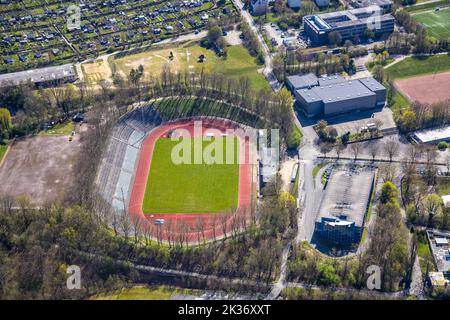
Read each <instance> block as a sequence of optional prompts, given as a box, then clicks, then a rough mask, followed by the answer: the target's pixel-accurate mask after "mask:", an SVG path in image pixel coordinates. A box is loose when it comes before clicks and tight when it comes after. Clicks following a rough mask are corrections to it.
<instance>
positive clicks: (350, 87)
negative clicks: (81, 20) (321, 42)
mask: <svg viewBox="0 0 450 320" xmlns="http://www.w3.org/2000/svg"><path fill="white" fill-rule="evenodd" d="M340 79H342V81H339V82H337V81H338V80H339V78H334V76H332V77H331V80H326V81H330V82H329V83H333V81H334V83H333V84H328V85H321V86H315V87H313V88H311V89H301V90H297V93H298V94H299V95H300V96H301V97H302V98H303V99H304V100H305V101H306V102H307V103H312V102H316V101H320V100H322V101H323V102H324V103H331V102H337V101H343V100H349V99H355V98H360V97H368V96H373V95H375V93H374V91H378V90H384V89H385V88H384V87H383V86H382V85H381V84H380V83H379V82H377V81H376V80H375V79H373V78H364V79H358V80H350V81H347V80H345V79H344V78H342V77H340ZM321 80H322V79H321ZM326 81H323V80H322V81H319V82H322V83H323V84H325V83H327V82H326ZM336 82H337V83H336Z"/></svg>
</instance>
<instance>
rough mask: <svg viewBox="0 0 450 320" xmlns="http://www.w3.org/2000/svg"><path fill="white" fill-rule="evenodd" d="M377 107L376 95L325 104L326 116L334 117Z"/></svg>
mask: <svg viewBox="0 0 450 320" xmlns="http://www.w3.org/2000/svg"><path fill="white" fill-rule="evenodd" d="M375 107H376V95H375V94H373V95H370V96H363V97H360V98H354V99H349V100H343V101H337V102H324V114H325V115H326V116H328V115H334V114H340V113H345V112H350V111H353V110H367V109H372V108H375Z"/></svg>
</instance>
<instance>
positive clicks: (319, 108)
mask: <svg viewBox="0 0 450 320" xmlns="http://www.w3.org/2000/svg"><path fill="white" fill-rule="evenodd" d="M295 100H296V101H297V104H298V105H299V106H300V108H301V109H302V110H304V111H305V113H306V115H307V116H308V117H313V116H315V115H319V114H322V113H323V102H322V100H318V101H315V102H312V103H307V102H306V101H305V100H304V99H303V97H301V96H300V95H299V94H298V92H297V91H296V92H295Z"/></svg>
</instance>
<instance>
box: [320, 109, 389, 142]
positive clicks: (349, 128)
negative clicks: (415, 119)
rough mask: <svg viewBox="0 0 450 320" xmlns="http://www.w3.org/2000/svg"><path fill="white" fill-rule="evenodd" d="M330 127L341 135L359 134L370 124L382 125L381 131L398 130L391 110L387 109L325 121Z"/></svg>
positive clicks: (354, 113)
mask: <svg viewBox="0 0 450 320" xmlns="http://www.w3.org/2000/svg"><path fill="white" fill-rule="evenodd" d="M325 120H326V121H327V122H328V124H329V125H332V126H333V127H334V128H336V130H337V132H338V134H339V135H342V134H344V133H346V132H350V133H356V132H359V131H360V129H361V127H363V126H367V124H368V123H374V122H377V123H379V124H380V126H379V130H387V129H392V128H396V125H395V121H394V118H393V116H392V111H391V109H389V108H387V107H385V108H383V109H382V110H380V109H378V110H375V111H374V110H369V111H359V112H358V111H356V112H353V113H351V114H345V115H340V116H335V117H328V118H326V119H325Z"/></svg>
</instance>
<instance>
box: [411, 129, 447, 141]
mask: <svg viewBox="0 0 450 320" xmlns="http://www.w3.org/2000/svg"><path fill="white" fill-rule="evenodd" d="M413 138H414V139H415V140H416V141H417V142H419V143H438V142H441V141H450V125H447V126H443V127H440V128H434V129H424V130H419V131H416V132H414V133H413Z"/></svg>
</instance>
